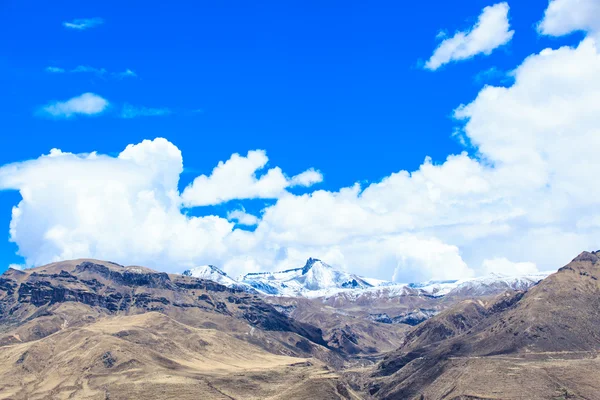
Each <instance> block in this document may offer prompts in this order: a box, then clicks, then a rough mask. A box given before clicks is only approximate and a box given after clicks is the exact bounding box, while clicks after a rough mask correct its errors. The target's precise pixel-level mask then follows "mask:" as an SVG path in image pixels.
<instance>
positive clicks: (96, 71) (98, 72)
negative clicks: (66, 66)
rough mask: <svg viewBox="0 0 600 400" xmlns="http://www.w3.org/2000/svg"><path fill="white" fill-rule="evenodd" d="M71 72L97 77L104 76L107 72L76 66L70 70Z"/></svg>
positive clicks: (85, 66) (101, 69)
mask: <svg viewBox="0 0 600 400" xmlns="http://www.w3.org/2000/svg"><path fill="white" fill-rule="evenodd" d="M71 72H74V73H80V72H86V73H92V74H97V75H104V74H106V72H107V71H106V70H105V69H104V68H94V67H89V66H87V65H78V66H77V67H75V68H74V69H72V70H71Z"/></svg>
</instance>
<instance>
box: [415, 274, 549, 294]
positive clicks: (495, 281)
mask: <svg viewBox="0 0 600 400" xmlns="http://www.w3.org/2000/svg"><path fill="white" fill-rule="evenodd" d="M550 273H551V272H540V273H537V274H531V275H520V276H508V275H502V274H490V275H488V276H483V277H479V278H471V279H463V280H456V281H431V282H426V283H422V284H414V283H413V284H409V285H408V286H410V287H412V288H415V289H419V290H420V291H422V292H423V293H427V294H429V295H431V296H434V297H441V296H448V295H462V296H484V295H488V294H495V293H500V292H503V291H505V290H527V289H529V288H530V287H531V286H533V285H535V284H536V283H538V282H539V281H541V280H542V279H544V278H546V277H547V276H548V275H550Z"/></svg>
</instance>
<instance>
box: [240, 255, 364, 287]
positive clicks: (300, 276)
mask: <svg viewBox="0 0 600 400" xmlns="http://www.w3.org/2000/svg"><path fill="white" fill-rule="evenodd" d="M240 281H241V282H243V283H245V284H248V285H250V286H252V287H254V288H255V289H257V290H259V291H261V292H264V293H266V294H272V295H279V296H303V297H322V296H325V295H328V294H333V293H336V292H338V291H340V290H360V289H366V288H370V287H373V284H372V283H370V282H369V281H368V280H367V279H365V278H362V277H360V276H358V275H354V274H349V273H347V272H344V271H340V270H337V269H335V268H333V267H332V266H331V265H328V264H325V263H324V262H322V261H321V260H318V259H316V258H309V259H308V261H307V262H306V265H305V266H304V267H302V268H295V269H289V270H286V271H280V272H256V273H250V274H246V275H244V276H243V277H241V279H240Z"/></svg>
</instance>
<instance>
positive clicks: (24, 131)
mask: <svg viewBox="0 0 600 400" xmlns="http://www.w3.org/2000/svg"><path fill="white" fill-rule="evenodd" d="M492 4H494V3H492V2H486V1H470V2H463V3H462V4H460V6H457V4H456V3H452V2H434V3H428V4H424V3H413V4H407V3H400V2H397V1H378V2H367V3H366V2H359V1H348V0H346V1H343V2H342V1H326V2H323V1H318V2H317V1H287V2H281V1H259V2H246V1H226V2H220V3H219V2H206V1H184V2H176V3H173V4H169V3H164V2H160V3H158V2H150V3H149V2H147V1H145V2H138V1H130V2H118V3H117V2H114V1H105V2H80V1H62V2H60V3H58V4H56V3H39V2H35V3H33V2H30V1H19V2H17V1H6V2H2V3H1V4H0V34H1V35H2V36H3V37H4V38H6V40H3V41H2V42H0V87H1V88H2V90H1V94H2V95H1V96H0V120H1V121H2V122H1V124H2V125H1V128H0V130H1V132H2V143H3V146H2V150H0V165H4V164H7V163H12V162H17V161H23V160H28V159H36V158H38V157H39V156H40V155H42V154H47V153H48V152H49V151H50V149H52V148H59V149H61V150H62V151H66V152H72V153H86V152H91V151H97V152H99V153H101V154H107V155H110V156H116V155H118V154H119V152H121V151H122V150H123V149H124V148H125V146H127V145H128V144H136V143H140V142H141V141H142V140H144V139H153V138H156V137H164V138H166V139H167V140H168V141H169V142H171V143H173V144H174V145H175V146H177V148H178V149H179V150H181V152H182V155H183V160H184V167H185V171H184V173H183V174H182V175H181V179H180V183H179V189H180V190H181V191H182V190H183V188H185V187H186V186H187V185H188V184H189V183H190V182H191V181H192V180H193V179H194V178H195V177H196V176H198V175H200V174H210V172H211V170H212V169H213V168H214V167H215V166H216V165H217V163H218V162H219V161H221V160H223V161H225V160H227V159H228V158H229V157H230V156H231V155H232V154H233V153H240V154H243V155H245V154H246V153H247V152H248V151H249V150H254V149H264V150H266V152H267V154H268V157H269V166H278V167H280V168H281V169H282V170H283V171H285V173H286V174H287V175H289V176H293V175H297V174H299V173H301V172H302V171H304V170H306V169H307V168H309V167H310V168H315V169H317V170H319V171H320V172H321V173H322V174H323V181H322V182H321V183H317V184H316V185H314V186H312V187H311V188H310V190H311V191H312V190H315V189H323V190H327V191H336V190H338V189H340V188H342V187H347V186H351V185H352V184H353V183H354V182H364V183H365V184H367V183H370V182H378V181H379V180H381V179H383V178H384V177H386V176H388V175H390V174H391V173H393V172H398V171H400V170H408V171H413V170H417V169H418V168H419V166H420V165H421V164H422V163H423V161H424V159H425V157H426V156H429V157H431V158H432V160H433V162H434V164H435V163H443V162H444V161H445V160H446V157H447V156H448V155H451V154H459V153H460V152H461V151H465V150H466V151H468V152H469V154H470V156H471V157H474V159H477V149H476V148H473V147H465V146H464V145H463V144H461V143H460V141H459V140H458V139H457V138H456V137H454V136H453V135H452V134H453V132H454V131H455V130H456V129H457V127H460V126H461V124H460V123H458V122H457V121H455V120H454V119H453V118H452V113H453V110H454V109H456V108H457V107H458V106H459V105H460V104H467V103H470V102H472V101H473V100H474V99H475V98H476V97H477V94H478V93H479V91H480V90H482V88H483V86H484V85H486V84H491V85H496V86H510V85H511V84H512V78H511V77H510V76H508V75H507V74H506V73H507V72H509V71H511V70H513V69H514V68H516V67H517V66H519V65H520V64H521V63H522V62H523V60H524V59H525V58H526V57H527V56H529V55H530V54H535V53H537V52H539V51H541V50H542V49H544V48H546V47H551V48H558V47H560V46H562V45H571V46H575V45H577V43H579V41H581V40H582V38H583V37H584V36H585V35H584V34H583V33H575V34H571V35H567V36H563V37H550V36H544V35H540V34H539V33H538V32H537V31H536V28H535V26H536V24H537V23H538V22H539V21H540V20H541V18H542V16H543V15H544V10H545V9H546V7H547V6H548V3H547V1H545V0H539V1H538V0H534V1H527V2H524V1H521V2H511V3H510V13H509V19H510V27H511V29H513V30H514V31H515V34H514V37H513V39H512V40H511V41H510V42H509V43H508V44H506V45H503V46H500V47H499V48H497V49H495V50H494V51H493V52H492V53H491V54H490V55H489V56H486V55H477V56H475V57H473V58H472V59H469V60H465V61H460V62H452V63H449V64H447V65H445V66H443V67H441V68H440V69H438V70H436V71H429V70H426V69H424V68H423V64H424V62H425V61H426V60H427V59H428V58H429V57H430V56H431V54H432V52H433V51H434V49H435V48H436V46H437V45H438V44H439V42H440V40H441V39H439V38H437V39H436V35H437V34H438V32H440V31H441V30H446V31H447V33H448V35H449V36H452V35H453V34H454V32H455V31H457V30H465V29H468V28H469V27H471V26H472V25H473V24H474V23H475V21H476V20H477V17H478V15H479V14H480V13H481V12H482V9H483V8H484V7H485V6H490V5H492ZM85 18H99V19H101V21H102V23H99V24H97V25H96V26H93V27H90V28H89V29H73V28H68V27H65V26H64V25H63V24H64V23H65V22H72V21H74V20H77V19H85ZM78 66H85V67H90V68H95V69H104V70H105V72H104V73H95V72H79V73H76V72H70V71H72V70H74V69H76V68H77V67H78ZM48 67H56V68H61V69H64V70H65V72H63V73H51V72H48V71H47V70H46V69H47V68H48ZM127 70H130V71H133V72H134V73H135V76H134V77H133V76H128V77H122V76H119V74H120V73H122V72H124V71H127ZM486 71H495V73H486ZM87 92H91V93H95V94H96V95H98V96H101V97H102V98H104V99H106V100H107V101H109V103H110V106H109V107H108V108H107V110H106V111H104V112H103V113H102V114H101V115H96V116H83V117H75V118H67V119H64V118H63V119H61V118H59V119H56V118H48V117H47V116H46V117H44V116H42V115H40V111H39V110H40V108H41V107H43V106H45V105H47V104H49V103H51V102H53V101H65V100H67V99H70V98H73V97H75V96H79V95H81V94H83V93H87ZM125 105H129V106H131V107H135V108H136V109H141V108H145V109H153V110H162V111H159V112H157V113H159V114H162V115H154V116H137V117H135V118H121V110H122V108H123V107H124V106H125ZM295 190H296V189H294V190H292V191H293V192H294V191H295ZM307 190H308V189H304V188H303V189H297V190H296V191H295V192H294V193H305V192H307ZM19 200H20V195H19V193H18V192H16V191H11V190H5V191H2V192H0V228H2V227H3V229H4V230H3V231H4V234H3V236H2V237H3V238H4V239H3V240H0V270H2V269H4V268H6V267H7V266H8V264H11V263H17V264H20V263H23V262H24V261H23V258H22V257H19V256H18V255H17V254H16V252H17V248H18V247H17V245H16V244H14V243H10V242H9V240H8V239H9V233H8V230H9V229H8V227H9V223H10V220H11V208H12V207H13V206H14V205H16V204H17V202H18V201H19ZM273 201H274V200H268V199H263V200H260V199H259V200H256V199H254V200H244V199H234V201H233V202H228V203H226V204H218V205H215V207H209V208H201V207H199V208H190V209H188V210H186V211H185V212H186V213H187V214H189V215H194V216H202V215H206V214H210V213H218V214H219V215H221V216H225V214H226V213H227V210H228V209H230V208H231V207H241V206H243V207H245V208H246V210H248V211H252V212H253V213H254V214H257V213H259V212H260V210H261V208H262V207H264V205H265V204H267V205H269V204H272V203H273ZM117 261H118V260H117ZM515 261H516V260H515ZM522 261H531V260H522ZM533 261H535V260H533ZM378 274H379V275H380V276H381V275H383V273H381V272H379V273H378Z"/></svg>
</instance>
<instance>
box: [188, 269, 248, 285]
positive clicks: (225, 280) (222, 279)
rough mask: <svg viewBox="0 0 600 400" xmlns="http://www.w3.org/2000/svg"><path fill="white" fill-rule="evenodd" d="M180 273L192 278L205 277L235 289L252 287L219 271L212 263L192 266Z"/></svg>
mask: <svg viewBox="0 0 600 400" xmlns="http://www.w3.org/2000/svg"><path fill="white" fill-rule="evenodd" d="M182 275H184V276H192V277H194V278H200V279H207V280H210V281H213V282H217V283H220V284H221V285H223V286H227V287H230V288H235V289H242V290H247V291H248V290H252V288H251V287H250V286H248V285H245V284H244V283H241V282H238V281H236V280H235V279H233V278H231V277H230V276H229V275H227V274H226V273H225V272H223V271H221V270H220V269H219V268H217V267H215V266H214V265H203V266H200V267H194V268H191V269H188V270H186V271H183V273H182Z"/></svg>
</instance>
